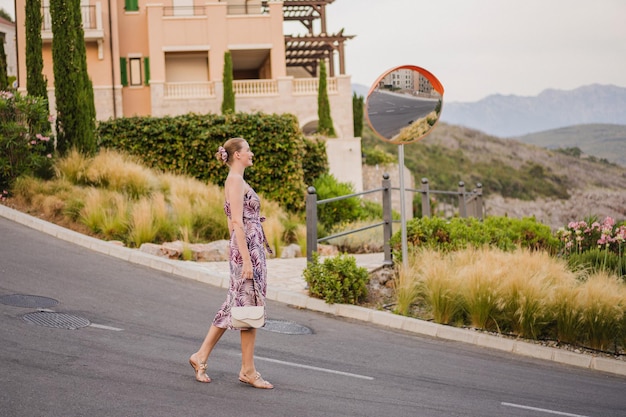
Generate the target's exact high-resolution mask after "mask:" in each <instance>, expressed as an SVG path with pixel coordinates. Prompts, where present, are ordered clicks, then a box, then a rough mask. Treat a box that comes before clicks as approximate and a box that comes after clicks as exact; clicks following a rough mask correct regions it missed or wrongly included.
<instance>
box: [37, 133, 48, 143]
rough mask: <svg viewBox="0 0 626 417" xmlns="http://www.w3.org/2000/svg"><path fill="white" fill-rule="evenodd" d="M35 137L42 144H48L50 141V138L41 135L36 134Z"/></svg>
mask: <svg viewBox="0 0 626 417" xmlns="http://www.w3.org/2000/svg"><path fill="white" fill-rule="evenodd" d="M35 136H36V137H37V139H39V140H41V141H43V142H48V141H49V140H50V138H49V137H48V136H44V135H42V134H41V133H37V134H36V135H35Z"/></svg>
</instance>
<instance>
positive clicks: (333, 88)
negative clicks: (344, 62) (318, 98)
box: [293, 78, 338, 95]
mask: <svg viewBox="0 0 626 417" xmlns="http://www.w3.org/2000/svg"><path fill="white" fill-rule="evenodd" d="M326 88H327V89H328V93H329V94H331V93H337V92H338V89H337V79H336V78H327V79H326ZM318 90H319V79H318V78H295V79H294V80H293V93H294V94H302V95H307V94H317V92H318Z"/></svg>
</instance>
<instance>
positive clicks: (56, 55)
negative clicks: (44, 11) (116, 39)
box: [50, 0, 96, 154]
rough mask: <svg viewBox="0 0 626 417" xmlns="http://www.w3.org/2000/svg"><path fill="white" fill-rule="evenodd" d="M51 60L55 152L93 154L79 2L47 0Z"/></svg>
mask: <svg viewBox="0 0 626 417" xmlns="http://www.w3.org/2000/svg"><path fill="white" fill-rule="evenodd" d="M50 15H51V18H52V34H53V38H52V59H53V62H54V68H53V70H54V88H55V97H56V105H57V113H58V115H57V124H56V127H57V149H58V150H59V152H60V153H61V154H63V153H65V152H66V151H68V150H69V149H71V148H76V149H78V150H79V151H80V152H83V153H87V154H91V153H93V152H95V148H96V140H95V107H94V101H93V86H92V84H91V81H90V80H89V76H88V74H87V55H86V51H85V40H84V33H83V29H82V23H81V13H80V0H50Z"/></svg>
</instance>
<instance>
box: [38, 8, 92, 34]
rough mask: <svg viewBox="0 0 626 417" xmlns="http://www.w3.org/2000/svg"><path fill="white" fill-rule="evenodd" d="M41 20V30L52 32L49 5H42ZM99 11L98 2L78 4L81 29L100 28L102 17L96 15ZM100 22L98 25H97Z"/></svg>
mask: <svg viewBox="0 0 626 417" xmlns="http://www.w3.org/2000/svg"><path fill="white" fill-rule="evenodd" d="M42 9H43V10H42V14H43V19H42V20H43V21H42V24H41V30H42V31H44V32H52V18H51V16H50V7H42ZM100 11H101V9H100V3H96V4H91V5H85V6H80V15H81V19H82V22H83V30H84V31H88V30H102V17H101V16H98V15H99V14H100V13H99V12H100ZM98 22H100V25H98Z"/></svg>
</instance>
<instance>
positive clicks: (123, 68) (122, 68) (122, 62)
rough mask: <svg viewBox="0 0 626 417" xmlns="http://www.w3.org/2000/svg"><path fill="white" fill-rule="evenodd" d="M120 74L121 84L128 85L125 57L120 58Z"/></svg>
mask: <svg viewBox="0 0 626 417" xmlns="http://www.w3.org/2000/svg"><path fill="white" fill-rule="evenodd" d="M120 76H121V78H122V85H123V86H124V87H127V86H128V68H127V67H126V58H120Z"/></svg>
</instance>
